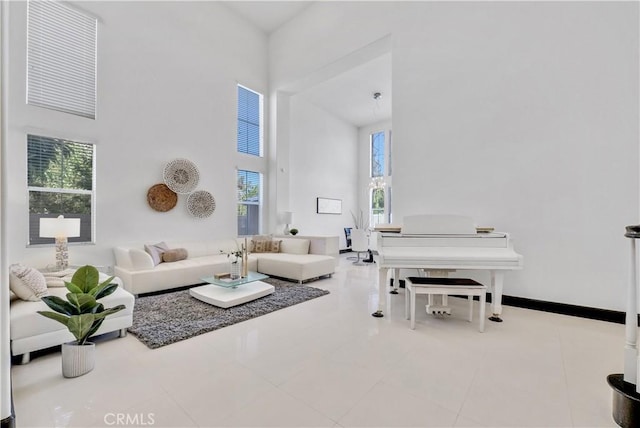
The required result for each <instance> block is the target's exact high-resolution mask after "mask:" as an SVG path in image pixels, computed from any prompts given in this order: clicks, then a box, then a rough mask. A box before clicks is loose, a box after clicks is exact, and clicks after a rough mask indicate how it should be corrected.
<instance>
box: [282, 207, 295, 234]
mask: <svg viewBox="0 0 640 428" xmlns="http://www.w3.org/2000/svg"><path fill="white" fill-rule="evenodd" d="M282 221H283V223H285V226H284V234H285V235H288V234H289V226H290V225H291V223H293V213H292V212H291V211H285V212H283V213H282Z"/></svg>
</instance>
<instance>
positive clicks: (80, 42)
mask: <svg viewBox="0 0 640 428" xmlns="http://www.w3.org/2000/svg"><path fill="white" fill-rule="evenodd" d="M96 33H97V20H96V18H94V17H91V16H87V15H85V14H83V13H80V12H78V11H77V10H75V9H72V8H70V7H68V6H66V5H64V4H62V3H61V2H57V1H29V5H28V29H27V103H28V104H31V105H35V106H39V107H45V108H49V109H53V110H58V111H62V112H65V113H71V114H75V115H78V116H83V117H87V118H90V119H95V117H96Z"/></svg>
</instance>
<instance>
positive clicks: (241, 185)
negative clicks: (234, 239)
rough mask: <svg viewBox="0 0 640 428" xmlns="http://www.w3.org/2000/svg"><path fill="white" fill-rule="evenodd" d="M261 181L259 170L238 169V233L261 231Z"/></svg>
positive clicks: (251, 233) (252, 233)
mask: <svg viewBox="0 0 640 428" xmlns="http://www.w3.org/2000/svg"><path fill="white" fill-rule="evenodd" d="M260 181H261V176H260V173H258V172H253V171H244V170H238V235H240V236H243V235H257V234H258V233H260V206H261V195H260V187H261V186H260Z"/></svg>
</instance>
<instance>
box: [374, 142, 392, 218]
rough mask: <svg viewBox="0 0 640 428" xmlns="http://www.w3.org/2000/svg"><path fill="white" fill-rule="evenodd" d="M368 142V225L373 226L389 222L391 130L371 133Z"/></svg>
mask: <svg viewBox="0 0 640 428" xmlns="http://www.w3.org/2000/svg"><path fill="white" fill-rule="evenodd" d="M387 137H388V138H387ZM370 142H371V151H370V160H371V181H370V183H369V188H370V194H369V196H370V205H369V225H370V226H372V227H373V226H375V225H376V224H380V223H390V222H391V131H388V134H387V131H380V132H375V133H373V134H371V136H370Z"/></svg>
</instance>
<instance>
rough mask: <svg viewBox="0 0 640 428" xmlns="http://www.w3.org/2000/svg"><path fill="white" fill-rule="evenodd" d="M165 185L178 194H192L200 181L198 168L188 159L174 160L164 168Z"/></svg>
mask: <svg viewBox="0 0 640 428" xmlns="http://www.w3.org/2000/svg"><path fill="white" fill-rule="evenodd" d="M163 177H164V184H166V185H167V186H169V189H171V190H173V191H174V192H176V193H191V192H193V191H194V190H195V188H196V186H197V185H198V181H200V171H198V167H197V166H196V165H195V164H194V163H193V162H191V161H190V160H187V159H174V160H172V161H171V162H169V163H168V164H167V165H166V166H165V167H164V173H163Z"/></svg>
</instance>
